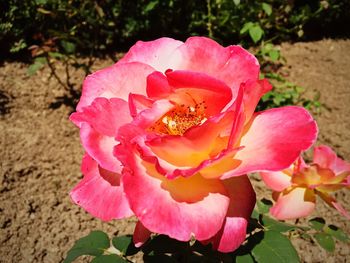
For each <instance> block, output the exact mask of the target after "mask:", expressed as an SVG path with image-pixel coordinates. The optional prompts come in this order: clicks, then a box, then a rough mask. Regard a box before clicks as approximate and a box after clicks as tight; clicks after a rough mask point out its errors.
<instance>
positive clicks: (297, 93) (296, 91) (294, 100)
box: [257, 73, 321, 112]
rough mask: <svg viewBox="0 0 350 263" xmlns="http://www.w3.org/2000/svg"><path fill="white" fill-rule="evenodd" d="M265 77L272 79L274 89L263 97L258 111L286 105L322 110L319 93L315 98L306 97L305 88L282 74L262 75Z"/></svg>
mask: <svg viewBox="0 0 350 263" xmlns="http://www.w3.org/2000/svg"><path fill="white" fill-rule="evenodd" d="M263 77H266V78H268V79H270V80H272V84H273V89H272V90H271V91H270V92H268V93H266V94H265V95H264V96H263V97H262V98H261V100H260V102H259V104H258V106H257V111H260V110H265V109H270V108H274V107H281V106H286V105H300V106H303V107H305V108H306V109H308V110H311V111H314V112H318V111H319V110H320V107H321V103H320V102H319V96H320V95H319V94H318V93H317V94H316V95H315V96H314V98H313V100H310V99H306V98H304V97H303V96H302V95H303V92H304V88H302V87H300V86H298V85H296V84H294V83H292V82H289V81H287V80H286V79H285V78H283V77H282V76H281V75H280V74H277V73H266V74H262V75H261V78H263Z"/></svg>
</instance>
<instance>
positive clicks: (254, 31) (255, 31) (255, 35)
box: [249, 24, 264, 43]
mask: <svg viewBox="0 0 350 263" xmlns="http://www.w3.org/2000/svg"><path fill="white" fill-rule="evenodd" d="M263 33H264V31H263V30H262V29H261V27H260V26H259V25H258V24H255V25H253V26H252V27H250V28H249V35H250V37H251V39H252V40H253V41H254V43H257V42H258V41H259V40H260V39H261V37H262V35H263Z"/></svg>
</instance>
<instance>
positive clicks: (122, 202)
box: [70, 154, 133, 221]
mask: <svg viewBox="0 0 350 263" xmlns="http://www.w3.org/2000/svg"><path fill="white" fill-rule="evenodd" d="M82 172H83V174H84V178H83V180H82V181H80V183H79V184H78V185H77V186H75V187H74V189H73V190H72V191H71V192H70V196H71V198H72V200H73V201H74V202H75V203H76V204H78V205H79V206H81V207H83V208H84V209H85V210H86V211H88V212H89V213H90V214H92V215H93V216H94V217H98V218H100V219H102V220H103V221H109V220H112V219H119V218H123V217H129V216H132V215H133V213H132V211H131V210H130V208H129V203H128V201H127V199H126V197H125V195H124V192H123V185H122V184H121V182H120V177H121V175H120V174H118V173H112V172H110V171H107V170H104V169H103V168H100V167H99V166H98V164H97V162H96V161H94V160H93V159H92V158H91V157H90V156H89V155H87V154H86V155H85V156H84V158H83V161H82Z"/></svg>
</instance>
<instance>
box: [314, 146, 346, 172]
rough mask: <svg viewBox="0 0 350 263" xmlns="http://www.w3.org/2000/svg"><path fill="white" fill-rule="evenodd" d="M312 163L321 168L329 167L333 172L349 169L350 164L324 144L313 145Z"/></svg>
mask: <svg viewBox="0 0 350 263" xmlns="http://www.w3.org/2000/svg"><path fill="white" fill-rule="evenodd" d="M314 163H316V164H318V165H319V166H321V167H322V168H329V169H331V170H332V171H333V172H334V173H335V174H339V173H341V172H345V171H350V164H349V163H347V162H345V161H343V160H342V159H340V158H338V157H337V154H336V153H335V152H333V151H332V149H331V148H329V147H328V146H325V145H321V146H319V147H315V149H314Z"/></svg>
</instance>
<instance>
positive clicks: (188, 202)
mask: <svg viewBox="0 0 350 263" xmlns="http://www.w3.org/2000/svg"><path fill="white" fill-rule="evenodd" d="M129 162H130V163H129V167H130V168H131V170H132V173H130V172H129V171H128V170H126V173H125V174H124V175H123V183H124V188H125V192H126V195H127V197H128V200H129V203H130V206H131V208H132V210H133V211H134V213H135V215H136V216H137V217H138V219H139V220H140V221H141V222H142V224H143V225H144V226H145V227H146V228H147V229H149V230H150V231H152V232H155V233H159V234H165V235H168V236H170V237H172V238H175V239H177V240H180V241H188V240H190V238H191V235H194V236H195V237H196V239H198V240H205V239H209V238H211V237H212V236H213V235H215V234H216V232H218V231H219V229H220V228H221V225H222V223H223V221H224V218H225V215H226V212H227V208H228V204H229V198H228V197H227V196H226V195H225V188H224V186H223V185H222V184H221V182H220V181H219V180H206V179H204V178H202V177H201V176H200V175H199V174H197V175H194V176H191V177H189V178H177V179H174V180H168V179H166V178H165V177H164V176H162V175H160V174H159V173H158V172H157V171H156V170H155V167H154V166H153V165H152V164H149V163H146V162H145V161H142V160H141V159H140V158H139V157H137V156H135V159H133V160H130V159H129Z"/></svg>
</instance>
